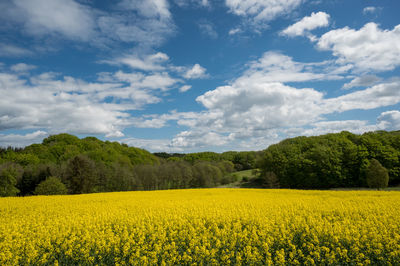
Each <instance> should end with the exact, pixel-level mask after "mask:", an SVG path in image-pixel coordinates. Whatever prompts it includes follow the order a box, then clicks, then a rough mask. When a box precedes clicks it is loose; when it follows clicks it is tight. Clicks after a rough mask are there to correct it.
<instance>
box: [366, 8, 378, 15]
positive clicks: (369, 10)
mask: <svg viewBox="0 0 400 266" xmlns="http://www.w3.org/2000/svg"><path fill="white" fill-rule="evenodd" d="M376 10H377V8H376V7H374V6H367V7H364V9H363V13H364V14H368V13H370V14H372V13H375V12H376Z"/></svg>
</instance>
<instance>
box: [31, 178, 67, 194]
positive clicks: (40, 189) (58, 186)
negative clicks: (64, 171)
mask: <svg viewBox="0 0 400 266" xmlns="http://www.w3.org/2000/svg"><path fill="white" fill-rule="evenodd" d="M67 192H68V190H67V187H66V186H65V185H64V183H63V182H61V180H60V179H59V178H57V177H54V176H50V177H48V178H47V179H46V180H44V181H43V182H41V183H40V184H39V185H38V186H37V187H36V189H35V194H36V195H65V194H67Z"/></svg>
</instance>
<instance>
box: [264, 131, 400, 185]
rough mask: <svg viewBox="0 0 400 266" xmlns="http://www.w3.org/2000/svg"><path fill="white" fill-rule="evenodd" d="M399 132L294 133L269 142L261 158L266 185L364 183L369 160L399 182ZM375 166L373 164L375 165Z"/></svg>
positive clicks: (393, 181) (368, 168) (368, 169)
mask: <svg viewBox="0 0 400 266" xmlns="http://www.w3.org/2000/svg"><path fill="white" fill-rule="evenodd" d="M399 158H400V132H399V131H393V132H386V131H377V132H369V133H365V134H363V135H355V134H352V133H350V132H345V131H344V132H341V133H338V134H327V135H322V136H316V137H296V138H291V139H286V140H284V141H282V142H280V143H278V144H275V145H271V146H270V147H268V149H266V150H265V153H264V156H263V159H262V160H261V161H260V165H259V167H260V169H261V178H262V179H263V180H264V185H265V186H267V187H282V188H307V189H308V188H323V189H326V188H336V187H367V185H368V184H371V183H367V181H368V180H367V177H368V171H370V172H371V171H377V170H376V169H372V170H371V169H370V168H371V162H372V161H373V162H374V164H376V163H375V160H376V161H377V162H378V164H379V165H378V166H377V167H381V166H383V167H384V168H386V169H387V172H388V174H389V185H390V186H397V185H399V184H400V160H399ZM374 167H375V166H374Z"/></svg>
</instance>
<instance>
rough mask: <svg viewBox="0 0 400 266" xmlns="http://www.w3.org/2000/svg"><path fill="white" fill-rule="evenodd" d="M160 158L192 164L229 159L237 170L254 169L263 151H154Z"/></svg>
mask: <svg viewBox="0 0 400 266" xmlns="http://www.w3.org/2000/svg"><path fill="white" fill-rule="evenodd" d="M154 155H156V156H157V157H159V158H163V159H165V160H167V161H175V162H179V161H185V162H189V163H191V164H193V163H195V162H198V161H206V162H221V161H229V162H232V163H233V165H234V167H235V170H236V171H242V170H248V169H254V168H256V167H257V162H258V161H259V160H260V158H261V157H262V155H263V152H262V151H241V152H238V151H227V152H223V153H216V152H197V153H188V154H184V153H166V152H158V153H154Z"/></svg>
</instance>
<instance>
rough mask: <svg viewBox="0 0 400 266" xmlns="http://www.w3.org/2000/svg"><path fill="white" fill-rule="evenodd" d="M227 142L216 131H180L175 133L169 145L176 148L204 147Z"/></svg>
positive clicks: (225, 138)
mask: <svg viewBox="0 0 400 266" xmlns="http://www.w3.org/2000/svg"><path fill="white" fill-rule="evenodd" d="M227 142H228V139H227V137H224V136H222V135H220V134H218V133H216V132H210V131H182V132H181V133H179V134H178V135H176V136H175V137H174V138H173V139H172V141H171V146H172V147H176V148H178V147H179V148H185V149H188V148H189V149H190V148H194V147H195V148H204V147H208V146H214V147H215V146H222V145H225V144H226V143H227Z"/></svg>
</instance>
